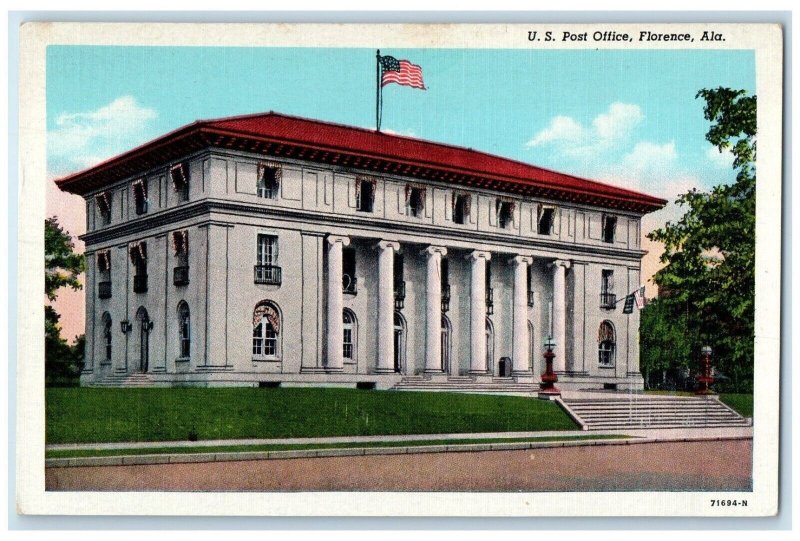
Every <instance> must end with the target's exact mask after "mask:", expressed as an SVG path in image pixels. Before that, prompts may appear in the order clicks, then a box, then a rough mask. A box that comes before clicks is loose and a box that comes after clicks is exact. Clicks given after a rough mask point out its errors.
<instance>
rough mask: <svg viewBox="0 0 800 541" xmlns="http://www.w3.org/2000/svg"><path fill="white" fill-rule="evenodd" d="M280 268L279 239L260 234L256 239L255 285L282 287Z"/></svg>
mask: <svg viewBox="0 0 800 541" xmlns="http://www.w3.org/2000/svg"><path fill="white" fill-rule="evenodd" d="M281 280H282V278H281V268H280V267H279V266H278V237H276V236H275V235H264V234H259V235H258V237H257V239H256V266H255V283H256V284H269V285H281Z"/></svg>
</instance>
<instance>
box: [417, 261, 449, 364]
mask: <svg viewBox="0 0 800 541" xmlns="http://www.w3.org/2000/svg"><path fill="white" fill-rule="evenodd" d="M423 253H425V254H427V255H428V286H427V293H426V303H427V306H426V308H425V314H426V321H427V325H426V327H425V372H436V373H441V372H442V273H441V270H442V257H443V256H445V255H447V249H446V248H443V247H441V246H429V247H428V248H426V249H425V250H424V251H423Z"/></svg>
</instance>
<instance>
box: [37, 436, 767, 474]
mask: <svg viewBox="0 0 800 541" xmlns="http://www.w3.org/2000/svg"><path fill="white" fill-rule="evenodd" d="M752 439H753V438H752V436H716V437H706V438H704V437H698V438H678V439H662V438H626V439H608V440H586V441H580V440H573V441H548V442H508V443H472V444H463V445H416V446H408V445H406V446H398V447H367V448H364V447H352V448H340V449H298V450H294V451H244V452H229V453H186V454H182V453H180V454H153V455H122V456H104V457H81V458H48V459H45V464H44V465H45V468H72V467H91V466H149V465H165V464H187V463H200V462H230V461H248V460H285V459H293V458H329V457H347V456H369V455H403V454H422V453H468V452H486V451H518V450H524V449H548V448H554V447H588V446H595V445H638V444H643V443H669V442H675V443H680V442H692V441H731V440H752Z"/></svg>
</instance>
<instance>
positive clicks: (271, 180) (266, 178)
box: [256, 164, 281, 199]
mask: <svg viewBox="0 0 800 541" xmlns="http://www.w3.org/2000/svg"><path fill="white" fill-rule="evenodd" d="M280 176H281V175H280V168H279V167H273V166H269V165H264V164H259V166H258V184H257V186H256V195H258V197H263V198H265V199H277V198H278V191H279V189H280Z"/></svg>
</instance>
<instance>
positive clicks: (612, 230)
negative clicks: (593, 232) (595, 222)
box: [603, 215, 617, 244]
mask: <svg viewBox="0 0 800 541" xmlns="http://www.w3.org/2000/svg"><path fill="white" fill-rule="evenodd" d="M616 232H617V218H616V216H606V215H603V242H609V243H612V244H613V243H614V237H615V235H616Z"/></svg>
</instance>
